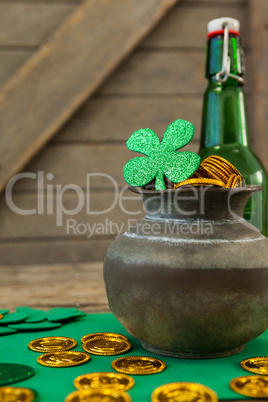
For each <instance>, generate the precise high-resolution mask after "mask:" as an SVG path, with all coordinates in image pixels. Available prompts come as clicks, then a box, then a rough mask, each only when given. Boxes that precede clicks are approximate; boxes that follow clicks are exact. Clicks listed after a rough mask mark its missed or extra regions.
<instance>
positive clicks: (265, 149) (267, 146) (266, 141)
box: [250, 0, 268, 171]
mask: <svg viewBox="0 0 268 402" xmlns="http://www.w3.org/2000/svg"><path fill="white" fill-rule="evenodd" d="M250 10H251V22H252V32H254V35H253V36H252V56H253V57H252V60H253V68H254V71H255V75H254V84H253V96H254V103H255V133H254V134H255V135H257V136H258V139H259V140H258V143H257V144H256V150H257V152H258V155H259V156H260V157H261V159H262V161H263V163H264V165H265V167H266V169H267V171H268V136H267V126H268V101H267V97H268V80H267V65H268V2H267V0H251V3H250Z"/></svg>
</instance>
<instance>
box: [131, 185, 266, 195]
mask: <svg viewBox="0 0 268 402" xmlns="http://www.w3.org/2000/svg"><path fill="white" fill-rule="evenodd" d="M204 187H205V188H206V192H213V193H219V192H222V193H236V192H245V193H255V192H257V191H262V189H263V188H262V186H260V185H255V184H254V185H246V186H245V187H235V188H226V187H211V186H191V185H185V186H182V187H178V188H176V189H166V190H146V189H143V188H141V187H133V186H128V188H129V190H130V191H132V192H133V193H138V194H148V195H149V194H151V195H153V194H157V195H158V194H159V195H161V194H172V193H174V194H176V193H186V192H189V190H191V189H192V188H194V189H195V190H197V191H200V190H201V189H202V191H203V188H204Z"/></svg>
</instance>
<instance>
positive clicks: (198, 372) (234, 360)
mask: <svg viewBox="0 0 268 402" xmlns="http://www.w3.org/2000/svg"><path fill="white" fill-rule="evenodd" d="M93 332H118V333H121V334H124V335H127V336H128V338H129V340H130V341H131V343H132V345H133V350H132V351H130V352H128V353H127V355H144V356H155V357H159V358H160V359H162V360H163V361H164V362H165V363H166V365H167V367H166V369H165V370H164V371H163V372H162V373H158V374H153V375H148V376H133V377H134V379H135V386H134V388H132V389H131V390H130V391H128V392H129V394H130V395H131V397H132V399H133V402H150V400H151V399H150V397H151V394H152V392H153V390H154V389H155V388H156V387H158V386H159V385H162V384H165V383H169V382H175V381H190V382H199V383H202V384H204V385H207V386H208V387H210V388H212V389H213V390H214V391H216V392H217V394H218V396H219V398H220V399H230V400H239V399H247V398H244V397H243V396H239V395H237V394H236V393H235V392H233V391H232V390H231V389H230V388H229V381H230V380H231V379H232V378H234V377H238V376H242V375H247V374H250V373H247V372H246V371H244V370H243V369H242V368H241V367H240V364H239V363H240V361H241V360H243V359H245V358H247V357H251V356H264V355H267V352H268V331H266V333H264V334H262V335H261V336H259V337H258V338H257V339H255V340H253V341H251V342H249V343H248V344H247V346H246V348H245V350H244V351H243V352H241V353H239V354H237V355H234V356H231V357H225V358H221V359H208V360H187V359H174V358H169V357H161V356H156V355H153V354H151V353H149V352H147V351H145V350H144V349H143V348H142V347H141V346H140V342H139V341H138V340H136V339H135V338H133V337H132V336H131V335H129V334H128V332H127V331H126V330H125V329H124V327H123V326H122V325H121V324H120V323H119V322H118V321H117V320H116V319H115V318H114V316H113V315H112V314H91V315H86V316H85V317H83V318H81V319H79V320H77V321H74V322H70V323H68V324H64V325H63V326H62V327H61V328H59V329H54V330H50V331H43V332H25V333H22V332H21V333H18V334H13V335H7V336H2V337H0V356H1V358H0V362H2V363H5V362H7V363H21V364H27V365H29V366H31V367H33V368H34V370H35V372H36V374H35V376H33V377H32V378H29V379H27V380H25V381H22V382H19V383H16V384H13V386H18V387H19V386H22V387H27V388H31V389H33V390H34V391H36V392H37V393H38V398H37V399H36V400H37V401H40V402H63V401H64V399H65V397H66V396H67V395H68V394H69V393H71V392H72V391H75V388H74V386H73V381H74V379H75V378H76V377H77V376H78V375H81V374H85V373H92V372H97V371H113V369H112V368H111V363H112V361H113V360H114V359H116V358H117V357H120V356H95V355H91V361H90V362H88V363H86V364H84V365H82V366H77V367H67V368H51V367H44V366H41V365H39V364H38V363H37V357H38V356H39V355H40V354H39V353H37V352H33V351H31V350H29V349H28V343H29V342H30V341H31V340H33V339H36V338H40V337H42V336H56V335H62V336H68V337H72V338H74V339H76V340H77V342H78V345H77V347H76V348H75V349H74V350H80V351H83V349H82V346H81V337H82V336H83V335H86V334H89V333H93Z"/></svg>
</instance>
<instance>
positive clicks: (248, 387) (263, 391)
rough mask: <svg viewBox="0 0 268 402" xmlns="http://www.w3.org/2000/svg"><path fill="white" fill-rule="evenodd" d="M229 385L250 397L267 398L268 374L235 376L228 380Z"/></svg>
mask: <svg viewBox="0 0 268 402" xmlns="http://www.w3.org/2000/svg"><path fill="white" fill-rule="evenodd" d="M230 387H231V389H232V390H233V391H235V392H237V393H238V394H240V395H245V396H250V397H251V398H267V397H268V376H263V375H245V376H242V377H237V378H234V379H233V380H232V381H231V382H230Z"/></svg>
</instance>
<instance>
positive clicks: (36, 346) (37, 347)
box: [28, 336, 77, 353]
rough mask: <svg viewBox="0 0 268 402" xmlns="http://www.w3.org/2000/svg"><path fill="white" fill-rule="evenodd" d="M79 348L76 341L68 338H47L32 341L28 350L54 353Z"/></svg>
mask: <svg viewBox="0 0 268 402" xmlns="http://www.w3.org/2000/svg"><path fill="white" fill-rule="evenodd" d="M76 346H77V342H76V340H75V339H72V338H67V337H66V336H46V337H44V338H38V339H34V340H33V341H31V342H30V343H29V345H28V348H29V349H31V350H34V351H35V352H40V353H44V352H53V351H60V350H69V349H73V348H75V347H76Z"/></svg>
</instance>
